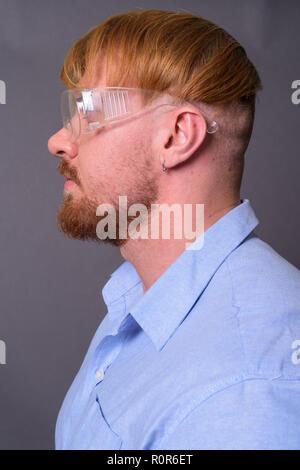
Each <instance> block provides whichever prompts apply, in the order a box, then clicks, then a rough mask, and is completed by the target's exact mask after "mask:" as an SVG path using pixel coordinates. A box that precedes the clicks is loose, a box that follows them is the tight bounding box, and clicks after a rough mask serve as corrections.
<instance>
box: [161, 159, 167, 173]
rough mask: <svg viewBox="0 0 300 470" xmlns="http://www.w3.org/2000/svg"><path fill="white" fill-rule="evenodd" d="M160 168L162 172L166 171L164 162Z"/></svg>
mask: <svg viewBox="0 0 300 470" xmlns="http://www.w3.org/2000/svg"><path fill="white" fill-rule="evenodd" d="M161 167H162V171H167V169H168V168H166V167H165V161H163V162H162V165H161Z"/></svg>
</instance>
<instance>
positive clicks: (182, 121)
mask: <svg viewBox="0 0 300 470" xmlns="http://www.w3.org/2000/svg"><path fill="white" fill-rule="evenodd" d="M206 130H207V125H206V121H205V118H204V117H203V115H202V114H201V111H199V110H198V109H196V108H194V107H192V106H184V107H181V108H176V109H175V110H174V111H172V112H170V113H168V114H167V115H166V116H165V120H164V126H163V129H161V131H160V133H159V136H160V142H159V145H160V150H159V157H160V164H161V165H162V163H164V166H165V168H173V167H175V166H177V165H179V164H180V163H183V162H185V161H187V160H188V159H189V158H190V157H191V156H192V155H193V154H194V153H195V152H196V151H197V150H198V149H199V147H200V146H201V144H202V143H203V141H204V139H205V137H206Z"/></svg>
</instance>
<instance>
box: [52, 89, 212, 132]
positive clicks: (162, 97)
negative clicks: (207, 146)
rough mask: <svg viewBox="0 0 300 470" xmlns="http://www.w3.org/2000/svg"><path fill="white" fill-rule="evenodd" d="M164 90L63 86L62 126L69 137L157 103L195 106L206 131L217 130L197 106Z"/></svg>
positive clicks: (130, 115) (155, 105) (157, 104)
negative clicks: (201, 117) (68, 88)
mask: <svg viewBox="0 0 300 470" xmlns="http://www.w3.org/2000/svg"><path fill="white" fill-rule="evenodd" d="M174 100H176V97H174V96H171V95H169V94H167V93H162V92H158V91H154V90H143V89H141V88H124V87H102V88H91V89H85V88H73V89H70V90H65V91H63V93H62V97H61V111H62V120H63V126H64V128H65V129H66V130H67V131H68V132H69V134H70V138H71V139H72V141H76V140H77V139H78V137H79V136H80V134H88V133H90V132H94V131H96V130H97V129H100V128H101V127H104V126H107V125H108V124H112V123H115V122H120V121H124V120H126V119H129V118H131V117H134V116H138V115H139V114H141V113H142V112H144V111H147V110H150V109H155V108H158V107H160V106H175V107H178V106H182V105H185V104H189V105H192V106H195V107H196V108H197V109H199V111H201V113H202V114H203V116H204V117H205V119H206V122H207V132H208V133H209V134H212V133H214V132H216V130H217V128H218V126H217V123H216V122H215V121H210V120H209V119H208V117H207V116H206V114H205V113H204V112H203V111H202V110H201V109H200V108H199V106H197V105H195V104H194V103H191V102H189V101H182V100H180V99H179V98H177V100H178V102H177V103H176V104H175V103H174Z"/></svg>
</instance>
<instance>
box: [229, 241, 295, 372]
mask: <svg viewBox="0 0 300 470" xmlns="http://www.w3.org/2000/svg"><path fill="white" fill-rule="evenodd" d="M226 265H227V268H228V273H229V276H230V278H231V282H232V303H233V305H234V306H235V307H236V308H237V322H238V328H239V332H240V335H241V342H242V345H243V350H244V356H245V362H246V367H247V371H248V373H251V375H252V374H259V375H263V376H266V375H268V376H276V375H278V376H286V377H300V360H299V363H298V360H297V356H296V354H297V353H296V351H295V350H296V349H297V348H298V347H299V346H300V271H299V270H298V269H297V268H296V267H295V266H294V265H292V264H291V263H290V262H288V261H287V260H286V259H285V258H283V257H282V256H281V255H279V253H277V252H276V251H275V250H274V249H273V248H272V247H271V246H270V245H269V244H268V243H266V242H264V241H263V240H261V239H260V238H259V237H257V236H256V235H255V234H252V235H251V236H250V237H248V239H247V240H246V241H245V242H244V243H243V244H241V245H240V246H239V247H238V248H237V249H236V250H235V251H234V252H233V253H232V254H231V255H230V256H229V257H228V258H227V260H226ZM295 353H296V354H295ZM299 357H300V353H299Z"/></svg>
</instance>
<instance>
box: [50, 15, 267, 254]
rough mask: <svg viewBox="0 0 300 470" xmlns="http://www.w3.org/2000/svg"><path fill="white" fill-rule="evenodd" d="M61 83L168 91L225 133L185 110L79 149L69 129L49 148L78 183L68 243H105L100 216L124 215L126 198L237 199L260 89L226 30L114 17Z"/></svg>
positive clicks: (159, 114) (70, 63)
mask: <svg viewBox="0 0 300 470" xmlns="http://www.w3.org/2000/svg"><path fill="white" fill-rule="evenodd" d="M61 79H62V81H63V82H64V83H65V85H66V86H67V87H68V88H94V87H104V86H106V87H116V86H117V87H132V88H140V89H146V90H157V91H159V92H162V93H164V92H166V93H168V94H171V95H172V96H174V97H177V98H179V99H181V100H182V101H188V102H191V103H193V102H197V103H199V107H200V109H201V110H203V111H204V112H205V114H206V115H207V116H208V118H209V119H213V120H215V121H216V122H217V124H218V131H217V132H216V133H215V134H208V133H207V132H206V130H207V120H206V119H205V118H204V116H203V114H202V113H201V111H200V110H199V109H198V108H195V107H193V106H190V105H186V104H184V105H182V106H178V107H174V108H165V109H164V108H158V109H156V110H154V111H152V112H149V113H145V114H142V115H140V116H138V117H137V118H133V119H129V120H127V121H124V122H120V123H115V124H112V125H109V126H105V127H103V128H101V129H98V130H96V131H95V132H93V133H91V134H83V135H80V137H79V138H78V139H77V141H75V142H73V141H72V140H71V139H70V136H69V135H68V132H67V131H66V130H65V129H64V128H63V129H61V130H60V131H59V132H58V133H57V134H55V135H54V136H52V137H51V139H50V140H49V149H50V151H51V152H52V153H53V154H55V155H57V156H58V157H61V158H62V160H61V162H60V166H59V169H60V171H61V172H62V173H64V174H67V175H68V176H70V177H71V179H72V180H73V182H74V183H73V184H72V183H68V185H67V186H68V187H66V191H65V193H64V203H63V205H62V208H61V210H60V212H59V214H58V222H59V224H60V225H61V227H62V229H63V231H64V232H65V233H66V234H67V235H69V236H72V237H75V238H79V239H94V240H97V239H98V238H97V235H96V225H97V223H98V222H99V217H97V216H96V208H97V207H98V206H99V205H100V204H101V203H110V204H112V205H114V206H115V207H116V209H117V208H118V196H119V195H126V196H127V198H128V205H131V204H134V203H142V204H144V205H146V207H148V208H149V207H150V205H151V204H152V203H155V202H156V203H169V204H172V203H174V202H175V203H176V202H179V203H184V202H201V199H202V200H203V201H208V200H210V199H211V198H212V197H214V195H218V197H222V195H224V196H225V195H228V194H230V193H231V192H232V194H237V193H238V192H239V189H240V185H241V178H242V172H243V163H244V153H245V151H246V149H247V146H248V142H249V139H250V136H251V132H252V126H253V119H254V113H255V96H256V92H257V91H258V90H259V89H260V88H261V82H260V79H259V76H258V74H257V71H256V69H255V68H254V66H253V65H252V63H251V62H250V61H249V59H248V58H247V55H246V52H245V50H244V49H243V48H242V46H241V45H240V44H239V43H238V42H237V41H236V40H235V39H234V38H233V37H232V36H230V35H229V34H228V33H227V32H225V31H224V30H223V29H222V28H220V27H218V26H217V25H215V24H213V23H211V22H210V21H207V20H205V19H203V18H200V17H198V16H196V15H193V14H189V13H176V12H168V11H160V10H142V11H134V12H128V13H123V14H120V15H116V16H113V17H111V18H109V19H108V20H106V21H105V22H103V23H101V24H100V25H98V26H96V27H95V28H93V29H92V30H91V31H89V32H88V33H87V34H85V35H84V36H83V37H82V38H80V39H79V41H77V43H76V44H74V46H73V47H72V49H71V50H70V51H69V53H68V55H67V57H66V59H65V63H64V66H63V69H62V73H61ZM162 96H163V95H162ZM163 162H164V166H165V167H166V168H167V169H168V171H167V172H166V173H163V172H162V171H161V165H162V163H163ZM111 241H112V242H113V243H114V244H117V245H120V244H122V243H124V242H125V241H124V240H119V239H118V238H117V239H115V240H111Z"/></svg>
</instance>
